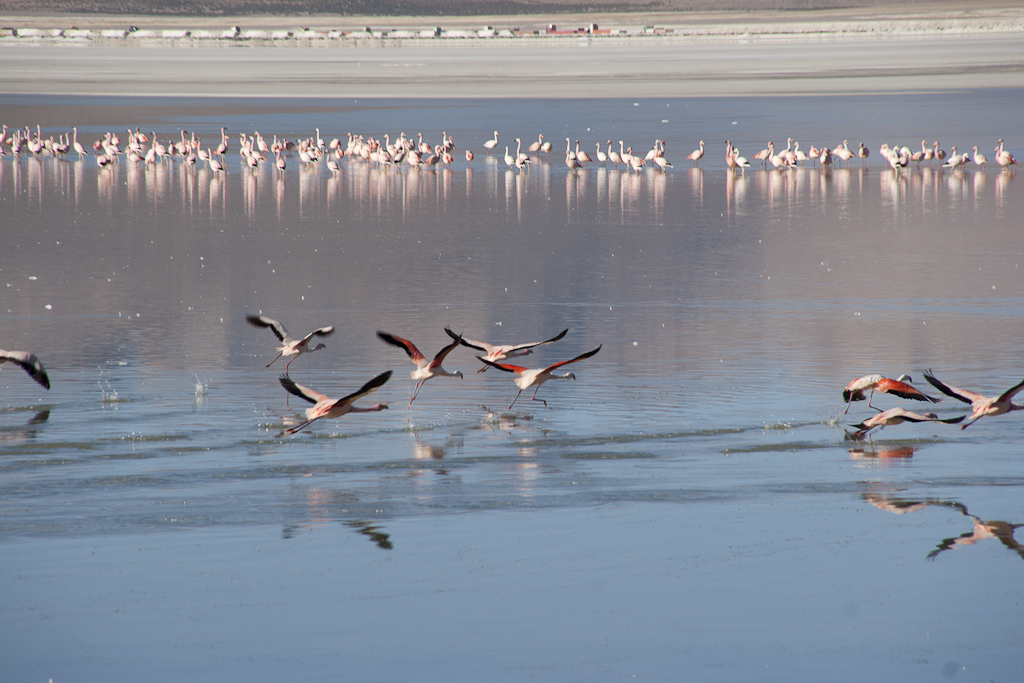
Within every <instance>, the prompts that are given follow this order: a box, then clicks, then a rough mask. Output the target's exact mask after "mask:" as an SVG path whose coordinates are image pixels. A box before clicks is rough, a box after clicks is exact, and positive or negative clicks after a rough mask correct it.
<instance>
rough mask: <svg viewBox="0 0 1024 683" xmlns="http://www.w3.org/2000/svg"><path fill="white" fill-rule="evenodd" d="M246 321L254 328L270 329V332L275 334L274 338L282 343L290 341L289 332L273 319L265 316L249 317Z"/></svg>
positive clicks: (246, 317)
mask: <svg viewBox="0 0 1024 683" xmlns="http://www.w3.org/2000/svg"><path fill="white" fill-rule="evenodd" d="M245 319H246V321H248V323H249V324H250V325H253V326H254V327H269V328H270V331H271V332H273V333H274V336H275V337H277V338H278V339H280V340H281V341H282V342H283V341H286V340H287V339H288V330H286V329H285V327H284V325H282V324H281V323H279V322H278V321H276V320H274V319H273V318H268V317H267V316H265V315H247V316H245Z"/></svg>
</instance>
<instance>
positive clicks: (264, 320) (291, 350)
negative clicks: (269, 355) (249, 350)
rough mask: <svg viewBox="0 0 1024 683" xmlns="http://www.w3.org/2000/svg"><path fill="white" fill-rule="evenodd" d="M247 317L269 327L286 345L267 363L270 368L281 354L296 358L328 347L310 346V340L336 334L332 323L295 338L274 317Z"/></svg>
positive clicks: (289, 363)
mask: <svg viewBox="0 0 1024 683" xmlns="http://www.w3.org/2000/svg"><path fill="white" fill-rule="evenodd" d="M245 319H246V320H247V321H248V322H249V324H250V325H253V326H255V327H269V328H270V331H271V332H273V333H274V336H275V337H277V338H278V339H280V340H281V342H282V343H283V344H284V346H281V347H279V348H278V351H279V353H278V354H277V356H275V357H274V360H272V361H270V362H269V363H267V367H268V368H269V367H270V366H271V365H273V364H274V362H275V361H276V360H277V359H278V358H280V357H281V356H295V358H298V357H299V356H301V355H302V354H304V353H312V352H313V351H319V350H320V349H325V348H327V345H326V344H317V345H316V346H313V347H310V346H309V340H310V339H312V338H313V337H314V336H315V337H329V336H331V335H332V334H334V325H331V326H329V327H321V328H319V329H316V330H313V331H312V332H310V333H309V334H307V335H306V336H305V337H303V338H302V339H295V338H294V337H292V336H291V335H290V334H288V330H286V329H285V328H284V325H282V324H281V323H279V322H278V321H276V320H274V319H273V318H268V317H266V316H264V315H247V316H245ZM295 358H292V360H290V361H288V362H287V363H285V366H284V371H285V373H286V374H287V372H288V366H289V365H291V364H292V361H293V360H295Z"/></svg>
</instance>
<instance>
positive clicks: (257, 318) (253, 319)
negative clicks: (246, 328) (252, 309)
mask: <svg viewBox="0 0 1024 683" xmlns="http://www.w3.org/2000/svg"><path fill="white" fill-rule="evenodd" d="M245 321H246V322H247V323H249V324H250V325H255V326H256V327H267V323H265V322H263V316H262V315H253V314H251V313H250V314H248V315H246V316H245Z"/></svg>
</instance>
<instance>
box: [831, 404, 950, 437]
mask: <svg viewBox="0 0 1024 683" xmlns="http://www.w3.org/2000/svg"><path fill="white" fill-rule="evenodd" d="M963 419H964V416H963V415H961V416H960V417H950V418H946V419H944V420H940V419H939V416H938V415H936V414H935V413H926V414H924V415H922V414H921V413H915V412H913V411H910V410H904V409H903V408H890V409H889V410H886V411H885V412H881V413H878V414H877V415H872V416H871V417H869V418H868V419H866V420H864V421H863V422H861V423H860V424H856V425H850V426H851V427H856V428H857V432H856V433H854V435H853V436H854V437H855V438H858V439H860V438H863V437H864V435H865V434H867V433H868V432H870V431H871V430H872V429H874V428H875V427H879V428H881V427H888V426H889V425H898V424H900V423H903V422H945V423H946V424H956V423H957V422H960V421H961V420H963ZM961 429H963V427H961Z"/></svg>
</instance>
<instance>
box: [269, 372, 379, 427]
mask: <svg viewBox="0 0 1024 683" xmlns="http://www.w3.org/2000/svg"><path fill="white" fill-rule="evenodd" d="M278 379H279V380H280V382H281V386H283V387H284V388H285V389H286V390H287V391H288V393H290V394H294V395H295V396H298V397H299V398H302V399H305V400H307V401H309V402H310V403H312V404H314V405H313V407H312V408H306V421H305V422H303V423H302V424H299V425H296V426H295V427H292V428H291V429H286V430H284V433H285V434H294V433H296V432H298V431H300V430H302V429H304V428H306V427H308V426H309V425H310V424H312V423H313V422H316V421H317V420H319V419H321V418H325V419H331V418H335V417H341V416H342V415H348V414H349V413H376V412H380V411H381V410H387V407H388V406H387V404H385V403H377V404H375V405H373V406H370V407H369V408H356V407H355V406H354V405H352V404H353V403H355V402H356V401H357V400H359V399H361V398H362V397H363V396H366V395H367V394H372V393H373V392H375V391H377V389H379V388H381V387H382V386H384V385H385V384H386V383H387V381H388V380H389V379H391V371H390V370H388V371H387V372H385V373H382V374H380V375H377V376H376V377H374V378H373V379H371V380H370V381H369V382H367V383H366V384H364V385H363V386H362V387H360V389H359V390H358V391H355V392H353V393H351V394H349V395H348V396H345V397H344V398H337V399H334V398H331V397H330V396H325V395H324V394H321V393H320V392H319V391H314V390H312V389H309V388H308V387H304V386H302V385H301V384H296V383H295V382H294V381H292V378H291V377H289V376H288V375H281V376H280V377H279V378H278Z"/></svg>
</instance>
